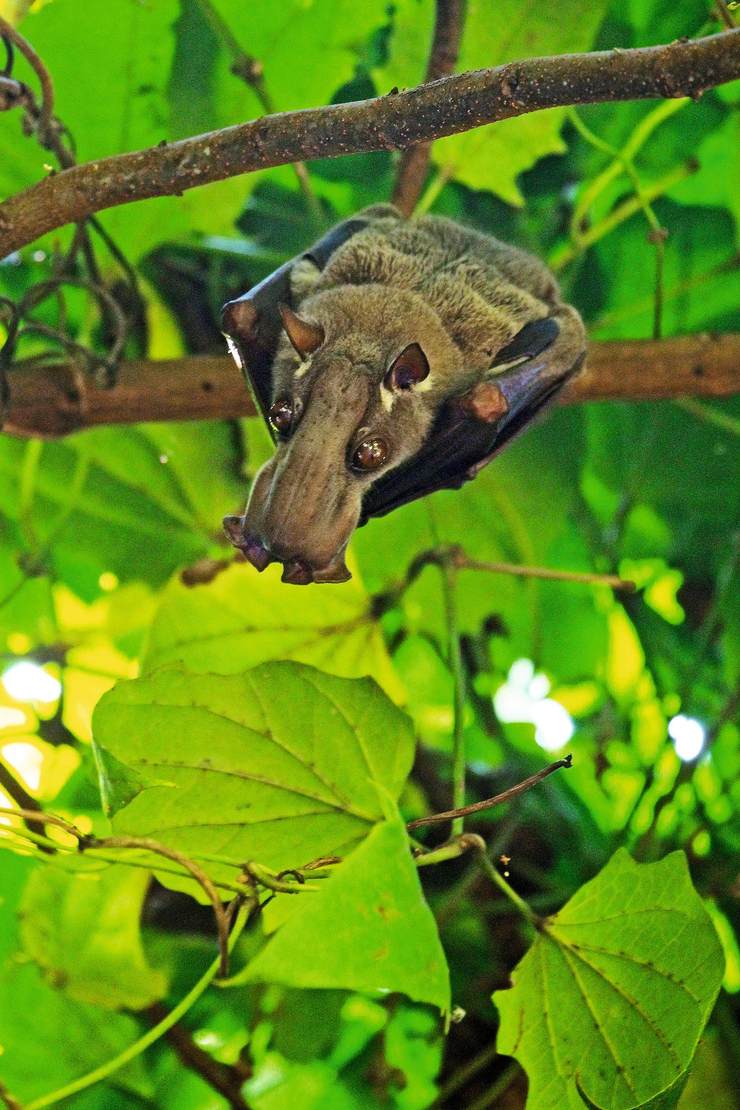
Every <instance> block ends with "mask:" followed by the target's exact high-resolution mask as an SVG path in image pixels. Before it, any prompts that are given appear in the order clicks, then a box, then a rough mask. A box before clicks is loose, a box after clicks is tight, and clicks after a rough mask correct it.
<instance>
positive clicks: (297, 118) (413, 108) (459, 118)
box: [0, 29, 740, 258]
mask: <svg viewBox="0 0 740 1110" xmlns="http://www.w3.org/2000/svg"><path fill="white" fill-rule="evenodd" d="M738 76H740V29H736V30H733V31H722V32H721V33H720V34H717V35H710V36H708V37H706V38H702V39H698V40H695V41H692V40H688V41H685V42H682V41H676V42H672V43H668V44H667V45H664V46H654V47H644V48H640V49H635V50H619V51H600V52H595V53H591V54H565V55H560V56H557V57H551V58H529V59H527V60H524V61H518V62H509V63H507V64H506V65H503V66H498V67H496V68H493V69H482V70H476V71H475V72H472V73H463V74H455V75H453V76H451V77H443V78H441V79H440V80H439V81H433V82H432V83H431V84H429V85H422V86H421V87H419V88H415V89H409V90H408V91H406V92H400V93H398V94H397V95H395V96H383V97H376V98H374V99H372V100H366V101H358V102H354V103H348V104H332V105H328V106H326V107H323V108H312V109H306V110H302V111H294V112H283V113H279V114H277V115H271V116H266V117H263V118H262V119H257V120H252V121H250V122H248V123H243V124H237V125H235V126H232V127H226V128H224V129H222V130H220V131H213V132H209V133H208V134H206V135H198V136H195V137H193V138H190V139H183V140H181V141H179V142H174V143H167V144H166V145H160V146H155V147H150V148H148V149H146V150H140V151H134V152H132V153H129V154H120V155H114V156H113V157H109V158H99V159H96V160H94V161H92V162H88V163H87V164H85V165H80V166H75V167H73V168H71V169H69V170H65V171H64V172H62V173H59V174H55V175H53V176H51V177H47V178H45V179H44V180H43V181H40V182H38V183H37V184H36V185H33V186H32V187H31V188H29V189H26V190H25V191H24V192H21V193H17V194H16V195H15V196H12V197H10V198H9V199H8V200H6V201H5V202H4V203H3V204H1V205H0V258H2V257H5V255H7V254H10V252H11V251H13V250H17V249H19V248H20V247H22V246H24V245H25V244H26V243H29V242H31V241H32V240H33V239H36V238H37V237H38V236H39V235H43V234H44V233H45V232H47V231H51V230H53V229H54V228H56V227H61V226H62V225H64V224H67V223H72V222H78V221H79V220H81V219H84V218H86V217H87V216H91V215H93V214H94V213H95V212H100V211H102V210H103V209H106V208H112V207H114V206H115V205H118V204H129V203H131V202H132V201H135V200H144V199H145V198H147V197H155V196H172V195H180V194H181V193H183V192H184V191H185V190H186V189H191V188H194V187H195V186H202V185H207V184H209V183H210V182H212V181H221V180H223V179H225V178H229V177H234V176H236V175H238V174H243V173H249V172H251V171H253V170H257V169H266V168H268V167H270V166H279V165H285V164H286V163H288V162H295V161H297V160H299V159H306V158H331V157H336V156H338V155H346V154H356V153H359V152H361V151H369V150H392V149H398V148H400V147H405V146H409V145H413V144H415V143H420V142H428V141H430V140H432V139H436V138H440V137H441V136H443V135H452V134H457V133H459V132H462V131H469V130H471V129H473V128H475V127H479V126H481V125H482V124H487V123H493V122H495V121H497V120H500V119H510V118H512V117H514V116H522V115H526V114H527V113H528V112H534V111H539V110H540V109H542V108H552V107H558V106H567V105H571V104H598V103H605V102H607V101H620V100H644V99H651V98H662V97H669V98H672V97H685V96H692V97H696V96H700V95H701V93H702V92H704V91H705V90H706V89H708V88H713V87H715V86H716V85H719V84H724V83H725V82H727V81H731V80H734V79H735V78H736V77H738Z"/></svg>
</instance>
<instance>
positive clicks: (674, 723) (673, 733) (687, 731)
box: [668, 713, 706, 763]
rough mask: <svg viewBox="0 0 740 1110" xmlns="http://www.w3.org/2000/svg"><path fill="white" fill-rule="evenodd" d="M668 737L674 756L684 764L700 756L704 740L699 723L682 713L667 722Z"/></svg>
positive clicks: (704, 734)
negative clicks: (674, 752) (674, 750)
mask: <svg viewBox="0 0 740 1110" xmlns="http://www.w3.org/2000/svg"><path fill="white" fill-rule="evenodd" d="M668 735H669V736H670V738H671V740H672V741H673V746H674V748H675V749H676V755H677V756H678V758H679V759H682V760H683V761H684V762H685V763H686V762H689V761H690V760H692V759H696V757H697V756H698V755H700V754H701V752H702V749H703V747H704V741H705V739H706V732H705V731H704V725H703V724H702V723H701V721H697V720H695V718H694V717H686V716H684V714H683V713H679V714H678V715H677V716H675V717H672V718H671V720H670V721H669V722H668Z"/></svg>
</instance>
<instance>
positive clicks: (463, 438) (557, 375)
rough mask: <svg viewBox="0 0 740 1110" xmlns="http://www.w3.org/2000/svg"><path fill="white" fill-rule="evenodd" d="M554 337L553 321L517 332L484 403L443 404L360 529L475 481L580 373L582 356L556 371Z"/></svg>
mask: <svg viewBox="0 0 740 1110" xmlns="http://www.w3.org/2000/svg"><path fill="white" fill-rule="evenodd" d="M559 335H560V325H559V324H558V321H557V320H556V319H555V318H554V317H552V316H549V317H545V318H544V319H542V320H535V321H533V322H532V323H530V324H527V325H526V326H525V327H524V328H522V330H521V331H520V332H519V333H518V335H516V336H515V337H514V339H513V340H512V341H511V343H510V344H509V345H508V346H507V347H505V348H504V349H502V350H501V351H499V353H498V355H497V357H496V362H495V363H494V365H493V367H492V371H493V372H494V373H495V377H492V378H491V380H490V381H489V382H487V383H484V385H483V390H482V394H480V388H479V390H478V392H479V395H480V396H481V397H482V401H483V403H482V404H476V399H475V397H474V396H473V397H471V396H470V395H467V396H463V397H461V398H456V399H453V400H451V401H449V402H448V403H447V404H446V405H445V406H444V408H443V409H442V411H441V412H440V414H439V416H438V417H437V420H436V423H435V424H434V426H433V428H432V430H431V432H430V434H429V437H428V438H427V440H426V443H425V444H424V446H423V447H422V449H421V451H419V452H418V453H417V454H416V455H414V457H413V458H412V459H409V460H407V461H406V462H405V463H403V464H402V465H401V466H399V467H397V468H396V469H395V470H392V471H390V472H389V473H388V474H386V475H384V476H383V477H382V478H380V479H379V481H377V482H376V483H375V485H373V486H372V487H371V489H370V490H369V492H368V493H367V494H366V496H365V499H364V501H363V506H362V519H361V521H360V523H361V524H365V523H366V522H367V521H368V520H369V519H370V517H373V516H385V515H386V513H389V512H391V511H392V510H393V509H397V508H399V507H400V506H401V505H405V504H407V503H408V502H409V501H415V500H416V499H417V498H418V497H424V496H426V495H427V494H429V493H433V492H434V491H435V490H438V489H459V488H460V487H461V486H462V485H464V484H465V482H468V481H470V480H471V479H472V478H474V477H475V476H476V474H478V473H479V472H480V471H481V470H482V469H483V467H484V466H486V465H487V464H488V463H489V462H490V461H491V459H492V458H493V457H494V455H497V454H498V452H499V451H501V450H502V448H503V447H505V446H506V444H507V443H509V442H510V441H511V440H512V439H513V438H514V437H515V436H516V435H518V434H519V433H520V432H521V431H523V430H524V428H526V427H527V425H528V424H529V423H530V422H531V421H532V420H533V419H534V417H535V416H536V415H537V414H538V413H539V412H540V411H541V410H542V409H543V408H544V407H545V406H546V405H547V404H548V402H550V401H552V400H553V399H554V397H555V396H556V395H557V393H558V392H559V391H560V389H561V388H562V387H563V385H564V384H565V382H566V381H567V380H568V378H570V377H571V376H572V375H573V374H574V373H576V372H577V371H578V370H579V369H580V367H581V365H582V363H583V359H584V357H585V355H584V353H581V354H580V355H579V356H578V357H576V359H575V361H574V362H573V363H572V364H570V365H566V367H565V368H561V367H560V366H556V365H555V363H557V362H558V361H559V360H558V359H557V357H556V356H555V349H556V347H557V340H558V337H559ZM504 367H505V368H504ZM497 368H499V369H498V372H497V373H496V370H497ZM486 390H488V391H489V392H488V395H487V396H486ZM475 393H476V390H474V391H473V394H475ZM486 401H487V402H488V403H486ZM470 402H472V403H470ZM491 402H493V403H491Z"/></svg>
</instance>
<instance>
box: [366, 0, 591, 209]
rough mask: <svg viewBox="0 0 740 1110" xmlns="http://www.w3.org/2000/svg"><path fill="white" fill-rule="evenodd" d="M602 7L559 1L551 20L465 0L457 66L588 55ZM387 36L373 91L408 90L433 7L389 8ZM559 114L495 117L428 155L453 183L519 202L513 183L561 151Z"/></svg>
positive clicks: (514, 1)
mask: <svg viewBox="0 0 740 1110" xmlns="http://www.w3.org/2000/svg"><path fill="white" fill-rule="evenodd" d="M607 7H608V4H607V3H606V0H595V2H594V3H591V4H588V5H584V4H583V3H582V2H581V0H562V2H561V3H560V4H559V5H558V17H557V19H553V17H552V11H551V9H550V8H549V7H548V6H547V5H543V4H534V5H533V4H522V3H520V2H519V0H500V2H499V3H497V4H496V5H495V6H493V5H491V4H490V2H488V0H468V4H467V15H466V19H465V30H464V33H463V41H462V47H461V50H460V58H459V61H458V65H457V69H458V70H459V71H461V72H462V71H465V70H472V69H481V68H483V67H487V66H496V65H501V64H502V63H504V62H509V61H516V60H519V59H523V58H532V57H536V56H538V55H546V54H560V53H565V52H567V51H573V52H576V53H577V52H579V51H582V50H588V48H589V47H590V46H591V44H592V42H593V40H594V36H595V35H596V32H597V30H598V28H599V25H600V23H601V20H602V19H603V16H604V13H605V11H606V9H607ZM396 8H397V13H396V17H395V21H394V34H393V37H392V39H391V47H390V58H389V61H388V64H387V66H385V67H384V68H383V69H382V70H381V71H380V72H378V73H377V75H376V78H377V84H378V88H379V91H380V92H385V91H387V90H388V89H390V88H391V87H392V86H394V85H396V86H398V87H399V88H400V87H402V86H409V85H416V84H418V83H419V82H420V81H423V80H424V69H425V65H426V55H427V52H428V44H429V42H430V41H431V37H432V20H433V6H432V5H430V4H427V5H423V6H422V5H420V4H418V3H417V2H416V0H402V2H401V3H399V4H397V5H396ZM564 118H565V114H564V109H560V108H556V109H551V110H549V111H546V112H537V113H535V114H533V115H525V116H522V117H520V118H519V119H511V120H500V121H499V122H498V123H495V124H492V125H491V126H489V127H482V128H477V129H476V130H474V131H468V132H466V133H464V134H462V135H451V136H450V137H449V138H446V139H439V140H437V142H436V143H435V144H434V148H433V153H432V158H433V159H434V161H435V163H436V164H437V165H438V166H441V167H444V168H445V170H446V171H447V172H449V171H452V173H451V176H452V177H453V178H454V180H455V181H460V182H462V183H463V184H465V185H468V186H470V188H471V189H489V190H490V191H491V192H494V193H496V194H497V195H498V196H500V197H502V198H503V200H505V201H508V203H509V204H515V205H523V204H524V198H523V197H522V194H521V192H520V191H519V187H518V185H517V183H516V179H517V177H518V176H519V174H520V173H522V172H523V171H524V170H527V169H529V168H530V166H533V165H534V164H535V162H536V161H537V160H538V159H539V158H542V157H543V156H544V155H546V154H562V153H563V152H564V151H565V149H566V147H565V144H564V142H563V140H562V139H561V138H560V130H561V127H562V125H563V122H564Z"/></svg>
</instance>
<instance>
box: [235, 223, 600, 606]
mask: <svg viewBox="0 0 740 1110" xmlns="http://www.w3.org/2000/svg"><path fill="white" fill-rule="evenodd" d="M223 329H224V332H225V335H226V337H227V341H228V343H229V346H230V348H231V351H232V353H233V354H234V357H235V359H236V361H237V363H238V364H239V366H240V367H241V368H242V370H243V371H244V372H245V374H246V376H247V379H248V382H249V384H250V387H251V389H252V391H253V393H254V396H255V400H256V402H257V405H258V407H259V409H260V411H261V412H262V414H263V416H264V417H265V419H266V420H267V422H268V424H269V427H270V430H271V432H272V435H273V438H274V439H275V442H276V449H275V454H274V455H273V457H272V458H271V459H270V460H269V461H268V462H267V463H265V465H264V466H263V467H262V469H261V470H260V471H259V473H258V474H257V476H256V478H255V480H254V484H253V486H252V492H251V496H250V498H249V504H248V505H247V509H246V512H245V514H244V516H228V517H226V518H225V520H224V528H225V530H226V533H227V535H228V536H229V538H230V539H231V541H232V542H233V543H234V545H235V546H236V547H238V548H239V549H240V550H241V551H242V552H243V553H244V555H245V557H246V558H247V559H248V560H249V561H250V562H251V563H252V564H253V565H254V566H255V567H256V568H257V569H258V570H264V568H265V567H266V566H267V565H268V564H269V563H271V562H273V561H275V560H277V561H279V562H281V563H283V564H284V567H283V582H291V583H294V584H296V585H305V584H307V583H309V582H344V581H346V579H348V578H349V577H350V575H349V571H348V570H347V567H346V565H345V561H344V557H345V550H346V547H347V543H348V541H349V539H350V537H351V535H352V533H353V531H354V529H355V528H356V527H357V526H358V525H360V524H364V523H365V521H366V520H367V519H368V518H369V517H371V516H382V515H384V514H385V513H388V512H390V511H391V510H392V509H395V508H397V507H398V506H400V505H403V504H405V503H406V502H408V501H413V500H414V499H415V498H417V497H423V496H424V495H425V494H427V493H431V492H433V491H434V490H437V489H443V488H453V489H456V488H459V487H460V486H461V485H462V484H463V483H464V482H466V481H468V480H469V479H470V478H474V477H475V475H476V474H477V473H478V472H479V471H480V470H481V469H482V468H483V467H484V466H485V465H486V464H487V463H488V462H489V461H490V460H491V458H492V457H493V456H494V455H495V454H496V453H497V452H498V451H500V450H501V448H502V447H503V446H505V444H506V443H508V442H509V440H510V439H511V438H512V437H513V436H514V435H516V434H517V433H518V432H519V431H521V430H522V429H523V428H524V427H526V425H527V424H528V423H529V422H530V421H531V420H532V418H533V417H534V416H535V414H536V413H537V412H538V411H539V410H540V409H541V408H542V406H543V405H544V404H545V403H546V402H548V401H549V400H550V399H551V398H552V397H553V396H554V395H555V394H556V393H557V391H558V390H559V389H560V388H561V386H562V385H563V384H564V383H565V382H566V381H567V380H568V378H570V377H571V376H572V375H573V374H574V373H576V372H577V371H578V369H579V368H580V367H581V365H582V363H583V360H584V357H585V350H586V337H585V332H584V328H583V324H582V323H581V319H580V317H579V315H578V313H577V312H576V311H575V309H573V308H571V307H570V305H567V304H564V303H563V301H562V300H561V299H560V291H559V289H558V286H557V283H556V281H555V279H554V278H553V276H552V274H551V273H550V272H549V270H547V268H546V267H545V266H544V265H543V264H542V263H541V262H540V261H539V260H538V259H536V258H534V257H532V256H531V255H529V254H526V253H525V252H524V251H521V250H517V249H516V248H514V247H511V246H507V245H506V244H505V243H501V242H499V240H497V239H493V238H491V237H489V236H487V235H483V234H481V233H479V232H477V231H472V230H470V229H469V228H465V227H462V226H460V225H459V224H456V223H453V222H452V221H451V220H447V219H441V218H439V217H434V216H423V217H420V218H418V219H409V220H407V219H404V217H402V216H401V215H400V213H399V212H398V211H397V210H396V209H395V208H393V207H392V206H391V205H385V204H382V205H374V206H372V207H371V208H367V209H365V210H364V211H362V212H360V213H358V214H357V216H354V217H352V218H351V219H349V220H345V221H344V222H343V223H341V224H338V225H337V226H336V227H335V228H333V229H332V230H331V231H330V232H328V233H327V234H326V235H325V236H324V237H323V238H322V239H320V240H319V242H318V243H316V244H315V245H314V246H313V247H311V248H310V249H309V250H308V251H307V252H306V253H305V254H304V255H302V256H301V257H299V258H295V259H292V260H291V261H290V262H287V263H285V265H284V266H281V267H280V269H279V270H276V271H275V272H274V273H273V274H272V275H271V276H270V277H268V278H266V279H265V281H263V282H261V283H260V284H259V285H257V286H256V287H255V288H254V289H251V290H250V291H249V292H248V293H245V294H244V296H242V297H239V298H238V299H237V300H233V301H229V303H228V304H227V305H225V306H224V313H223Z"/></svg>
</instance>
